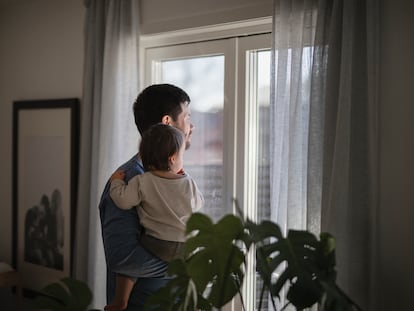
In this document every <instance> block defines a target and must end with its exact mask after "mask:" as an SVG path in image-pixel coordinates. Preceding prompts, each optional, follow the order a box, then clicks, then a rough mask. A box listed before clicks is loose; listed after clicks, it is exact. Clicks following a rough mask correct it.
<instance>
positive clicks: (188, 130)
mask: <svg viewBox="0 0 414 311" xmlns="http://www.w3.org/2000/svg"><path fill="white" fill-rule="evenodd" d="M181 109H182V111H181V113H180V114H179V115H178V117H177V121H171V124H170V125H172V126H174V127H176V128H178V129H180V130H181V131H183V132H184V134H185V146H186V149H188V148H189V147H190V145H191V134H192V133H193V129H194V125H193V124H192V123H191V113H190V106H189V104H188V102H184V103H182V104H181Z"/></svg>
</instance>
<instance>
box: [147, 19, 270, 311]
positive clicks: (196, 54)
mask: <svg viewBox="0 0 414 311" xmlns="http://www.w3.org/2000/svg"><path fill="white" fill-rule="evenodd" d="M270 26H271V25H270V24H269V25H267V26H266V27H268V28H269V29H270ZM238 30H240V29H238ZM238 30H237V29H236V30H232V31H231V32H232V33H233V34H232V35H226V36H223V34H222V33H221V32H212V33H207V34H206V33H204V35H203V36H205V37H206V38H207V39H208V40H205V41H203V40H202V39H200V37H201V35H200V34H198V35H194V36H193V37H192V39H190V40H185V39H182V38H181V37H177V38H176V42H172V41H171V38H170V37H168V36H164V37H162V38H161V39H156V40H153V38H152V39H148V40H147V41H146V42H144V44H143V46H144V50H143V53H142V55H143V61H144V64H145V74H144V82H145V85H149V84H152V83H172V84H175V85H177V86H179V87H181V88H183V89H184V90H185V91H186V92H187V93H188V94H189V95H190V98H191V104H190V107H191V115H192V121H193V123H194V125H195V130H194V132H193V137H192V145H191V148H190V149H189V150H187V151H186V154H185V169H186V170H187V171H188V172H189V174H190V175H192V176H193V177H194V179H195V180H196V181H197V184H198V185H199V187H200V190H201V191H202V192H203V194H204V196H205V199H206V207H205V210H204V211H203V212H205V213H206V214H208V215H209V216H210V217H212V218H213V220H215V221H216V220H218V219H220V218H221V217H222V216H223V215H225V214H228V213H234V212H235V208H234V204H233V198H237V200H238V202H239V205H240V207H241V208H242V209H243V213H244V215H245V216H247V217H249V218H250V219H252V220H256V221H258V220H261V219H264V218H269V214H270V211H269V205H270V204H269V202H270V198H269V196H270V191H269V157H268V145H269V143H268V142H269V141H268V140H269V130H268V129H269V119H268V118H269V113H268V111H269V99H270V45H271V37H270V34H269V33H265V34H251V33H250V34H249V35H248V36H239V34H238ZM214 33H216V34H217V33H220V35H221V36H222V37H225V38H222V39H220V38H214V36H215V35H214ZM243 34H244V35H245V34H246V33H243ZM151 40H152V41H151ZM173 41H174V40H173ZM185 41H188V42H189V43H186V42H185ZM154 42H155V43H154ZM248 262H249V265H250V267H248V272H247V273H246V280H245V286H244V291H245V293H244V294H243V298H244V299H245V305H246V308H247V309H248V310H252V309H253V308H254V305H255V301H256V292H257V289H256V281H255V279H256V277H255V271H254V269H253V264H254V255H251V258H249V259H248ZM234 309H235V310H238V309H239V308H237V307H234Z"/></svg>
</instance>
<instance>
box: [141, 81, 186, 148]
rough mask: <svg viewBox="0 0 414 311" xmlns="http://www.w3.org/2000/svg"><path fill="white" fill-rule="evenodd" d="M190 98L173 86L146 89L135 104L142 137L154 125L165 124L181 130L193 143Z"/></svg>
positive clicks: (157, 86) (152, 86)
mask: <svg viewBox="0 0 414 311" xmlns="http://www.w3.org/2000/svg"><path fill="white" fill-rule="evenodd" d="M189 105H190V97H189V96H188V95H187V93H186V92H185V91H184V90H182V89H181V88H179V87H177V86H174V85H171V84H154V85H151V86H149V87H147V88H145V89H144V90H143V91H142V92H141V93H140V94H139V95H138V97H137V99H136V101H135V103H134V118H135V124H136V126H137V128H138V131H139V132H140V134H141V135H142V134H143V133H144V132H145V131H146V130H148V129H149V128H150V127H151V126H152V125H154V124H157V123H160V122H161V123H164V124H168V125H172V126H174V127H176V128H179V129H180V130H182V131H183V132H184V135H185V137H186V145H187V148H188V147H189V146H190V143H191V133H192V129H193V124H192V123H191V119H190V107H189Z"/></svg>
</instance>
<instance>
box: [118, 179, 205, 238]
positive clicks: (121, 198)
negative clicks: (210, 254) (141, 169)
mask: <svg viewBox="0 0 414 311" xmlns="http://www.w3.org/2000/svg"><path fill="white" fill-rule="evenodd" d="M110 195H111V198H112V200H113V201H114V203H115V204H116V205H117V206H118V207H119V208H121V209H130V208H132V207H136V208H137V212H138V215H139V218H140V221H141V224H142V225H143V226H144V228H145V230H146V234H148V235H151V236H153V237H155V238H158V239H161V240H167V241H175V242H184V241H185V226H186V222H187V220H188V218H189V217H190V216H191V214H192V213H193V212H195V211H198V210H199V209H200V208H202V206H203V205H204V198H203V196H202V194H201V193H200V191H199V189H198V187H197V185H196V183H195V182H194V180H193V179H192V178H191V177H190V176H189V175H188V174H185V175H183V177H181V178H177V179H168V178H162V177H158V176H155V175H154V174H152V173H151V172H146V173H144V174H140V175H137V176H135V177H134V178H132V179H131V180H130V181H129V182H128V184H126V183H125V182H124V181H123V180H120V179H114V180H113V181H112V182H111V190H110Z"/></svg>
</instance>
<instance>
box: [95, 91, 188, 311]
mask: <svg viewBox="0 0 414 311" xmlns="http://www.w3.org/2000/svg"><path fill="white" fill-rule="evenodd" d="M189 104H190V97H189V96H188V95H187V93H186V92H185V91H183V90H182V89H180V88H178V87H176V86H173V85H170V84H156V85H151V86H149V87H147V88H146V89H144V90H143V91H142V92H141V93H140V94H139V95H138V98H137V99H136V101H135V103H134V107H133V110H134V118H135V124H136V126H137V128H138V131H139V132H140V134H141V135H142V133H144V132H145V131H146V130H147V129H148V128H149V127H151V126H152V125H154V124H156V123H160V122H162V123H164V124H168V125H171V126H174V127H176V128H178V129H180V130H181V131H183V132H184V134H185V137H186V148H188V147H189V146H190V143H191V134H192V130H193V124H192V123H191V119H190V108H189ZM119 169H121V170H123V171H125V180H126V181H128V180H130V179H131V178H132V177H134V176H136V175H137V174H142V173H143V172H144V169H143V166H142V163H141V161H140V159H139V156H138V155H136V156H134V157H133V158H132V159H130V160H129V161H128V162H126V163H124V164H123V165H121V167H120V168H119ZM99 211H100V218H101V225H102V238H103V243H104V250H105V257H106V264H107V302H108V303H109V302H111V301H112V299H113V297H114V295H115V277H116V274H117V273H118V274H122V275H126V276H128V277H130V278H137V281H136V283H135V286H134V289H133V291H132V293H131V296H130V298H129V302H128V308H127V309H126V310H131V311H132V310H134V311H136V310H142V309H143V305H144V303H145V300H146V298H147V297H148V296H149V295H150V294H151V293H153V292H156V291H157V290H158V289H159V288H161V287H162V286H164V285H165V284H166V283H167V282H168V280H169V279H168V277H167V276H166V270H167V263H166V262H164V261H162V260H161V259H159V258H157V257H155V256H154V255H152V254H150V253H149V252H148V251H147V250H145V249H144V248H143V247H142V246H141V245H140V243H139V239H140V236H141V234H142V232H143V228H142V226H141V225H140V223H139V219H138V215H137V212H136V209H135V208H133V209H131V210H127V211H123V210H120V209H119V208H118V207H116V205H115V204H114V203H113V201H112V200H111V198H110V196H109V182H108V183H107V184H106V186H105V189H104V191H103V194H102V197H101V201H100V204H99Z"/></svg>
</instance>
